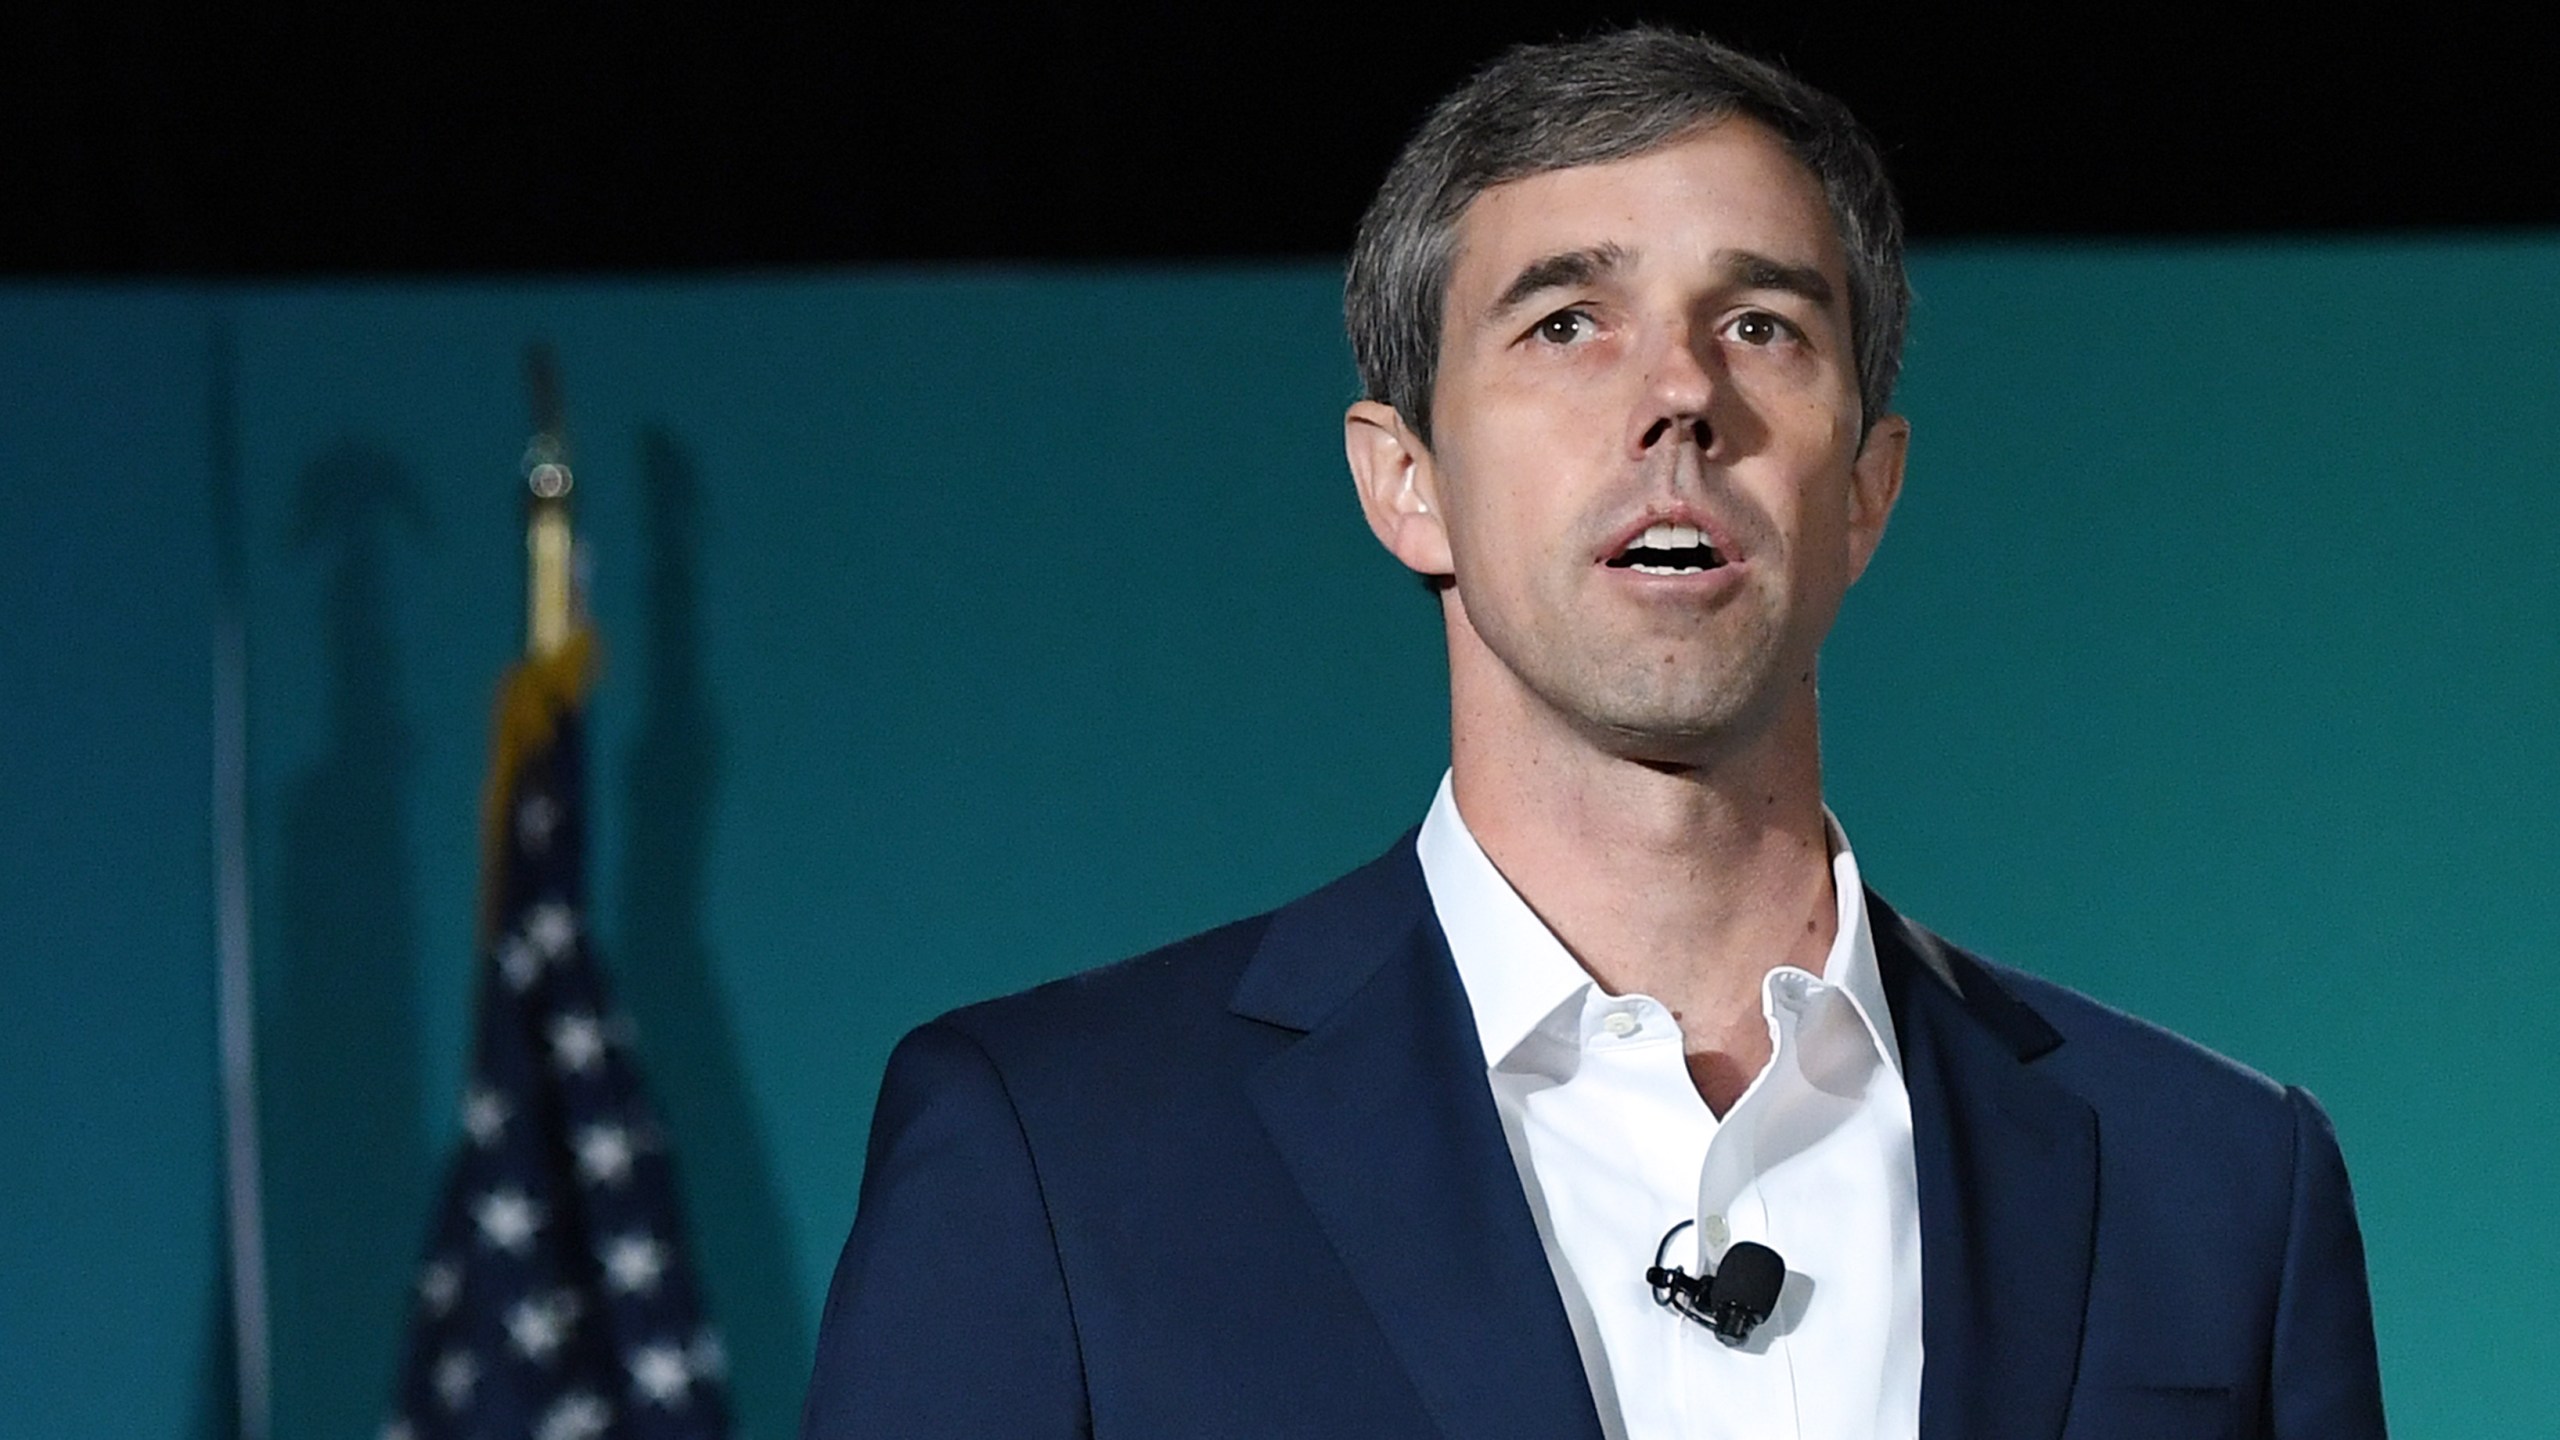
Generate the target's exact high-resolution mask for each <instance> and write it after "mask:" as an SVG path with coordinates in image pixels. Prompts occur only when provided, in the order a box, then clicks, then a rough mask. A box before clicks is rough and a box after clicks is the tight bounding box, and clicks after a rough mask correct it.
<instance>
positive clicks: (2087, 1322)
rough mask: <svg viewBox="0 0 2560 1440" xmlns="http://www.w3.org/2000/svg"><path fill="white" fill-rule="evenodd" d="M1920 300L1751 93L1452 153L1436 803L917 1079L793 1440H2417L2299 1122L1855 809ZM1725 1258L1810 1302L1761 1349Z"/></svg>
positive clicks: (1363, 451)
mask: <svg viewBox="0 0 2560 1440" xmlns="http://www.w3.org/2000/svg"><path fill="white" fill-rule="evenodd" d="M1906 294H1907V292H1906V290H1905V287H1904V282H1903V276H1902V263H1901V254H1900V221H1899V218H1898V215H1897V212H1896V209H1895V206H1894V201H1893V199H1892V196H1891V193H1890V190H1889V188H1888V187H1887V185H1886V183H1885V180H1884V177H1883V172H1882V168H1881V166H1880V164H1879V163H1878V161H1877V158H1876V155H1875V152H1874V149H1873V147H1872V145H1871V143H1870V142H1869V141H1868V140H1867V139H1866V138H1865V137H1864V136H1863V134H1861V133H1860V132H1859V130H1858V129H1857V127H1856V125H1855V123H1854V122H1853V121H1852V120H1851V119H1850V118H1849V116H1848V115H1847V113H1846V112H1845V111H1844V110H1842V109H1841V108H1840V107H1839V106H1838V104H1837V103H1836V102H1834V101H1831V100H1829V99H1828V98H1827V97H1824V96H1821V95H1819V94H1818V93H1816V92H1813V91H1811V90H1810V89H1808V88H1807V87H1805V86H1803V85H1802V84H1801V83H1800V82H1797V81H1795V80H1793V79H1792V78H1790V77H1788V76H1786V75H1784V74H1782V73H1780V72H1778V71H1775V70H1773V69H1771V68H1769V67H1767V66H1764V65H1761V64H1758V63H1756V62H1754V61H1751V60H1748V59H1746V58H1744V57H1741V56H1738V55H1735V54H1733V53H1732V52H1730V51H1727V50H1724V49H1722V48H1720V47H1718V46H1715V45H1713V44H1711V43H1709V42H1706V41H1703V40H1698V39H1694V38H1690V37H1684V36H1678V35H1673V34H1669V33H1666V32H1661V31H1656V30H1635V31H1628V32H1622V33H1619V34H1614V35H1609V36H1604V37H1601V38H1598V39H1595V40H1592V41H1588V42H1584V43H1580V44H1574V45H1565V46H1551V47H1543V48H1530V49H1523V50H1519V51H1515V52H1513V53H1512V54H1510V55H1507V56H1505V57H1504V58H1503V59H1502V60H1500V61H1498V62H1497V63H1496V64H1495V65H1494V66H1492V67H1491V68H1489V69H1488V70H1487V71H1485V72H1484V73H1483V74H1481V75H1479V76H1478V77H1477V78H1476V79H1475V80H1474V81H1472V82H1471V83H1470V84H1469V85H1468V86H1467V87H1466V88H1465V89H1464V90H1462V91H1461V92H1460V93H1458V94H1457V95H1455V96H1453V97H1452V98H1451V99H1449V100H1448V101H1446V102H1444V103H1443V104H1442V105H1441V106H1440V108H1439V109H1438V110H1437V111H1435V112H1434V113H1433V115H1432V116H1431V117H1430V119H1429V120H1428V121H1426V123H1425V124H1424V126H1423V128H1422V130H1421V131H1420V133H1419V134H1418V135H1417V136H1416V137H1415V138H1414V140H1413V141H1412V143H1411V144H1410V145H1409V146H1408V147H1407V149H1406V151H1405V152H1404V154H1403V156H1402V157H1401V158H1400V159H1399V160H1398V161H1397V163H1396V165H1395V168H1394V170H1393V171H1392V172H1391V173H1390V174H1389V176H1388V177H1387V180H1386V183H1385V185H1384V187H1383V188H1382V190H1381V192H1380V194H1379V196H1378V198H1377V200H1376V202H1375V204H1374V205H1373V206H1372V208H1371V210H1370V213H1369V215H1368V217H1367V219H1366V220H1364V222H1363V224H1362V227H1361V233H1360V237H1359V240H1358V244H1357V247H1356V250H1355V253H1354V256H1353V259H1352V264H1351V273H1350V280H1349V285H1348V299H1347V310H1348V316H1349V322H1350V328H1351V333H1352V339H1353V346H1354V349H1355V351H1356V353H1357V356H1358V359H1359V361H1360V366H1361V373H1362V376H1363V380H1364V384H1365V386H1366V391H1367V398H1365V399H1363V400H1361V401H1360V402H1359V403H1358V404H1355V405H1353V406H1352V407H1351V410H1350V413H1349V415H1348V417H1347V419H1346V423H1345V427H1344V428H1345V437H1346V446H1347V451H1348V455H1349V459H1350V464H1351V470H1352V474H1353V477H1354V479H1355V481H1356V482H1357V487H1358V491H1359V496H1360V502H1361V507H1362V510H1363V513H1364V514H1365V515H1366V516H1367V518H1368V521H1369V524H1370V527H1371V529H1372V530H1373V531H1374V532H1375V533H1376V534H1377V537H1378V539H1379V541H1380V542H1381V543H1382V544H1383V545H1384V546H1385V547H1386V548H1387V550H1388V551H1389V552H1391V553H1392V554H1393V555H1394V556H1395V557H1396V558H1397V559H1398V560H1400V561H1402V562H1403V563H1404V564H1405V565H1407V566H1408V567H1410V568H1411V569H1413V570H1414V571H1416V572H1417V573H1419V574H1421V575H1423V576H1424V577H1426V578H1427V579H1428V580H1429V581H1430V582H1431V583H1432V585H1433V586H1434V588H1435V589H1436V590H1437V592H1438V597H1439V602H1438V603H1439V605H1440V607H1441V612H1442V617H1443V620H1444V625H1445V629H1446V633H1447V640H1448V647H1449V674H1450V691H1451V695H1450V700H1451V719H1450V747H1451V757H1450V771H1449V775H1448V777H1447V778H1446V780H1445V781H1444V782H1443V784H1442V787H1441V791H1440V794H1439V797H1438V799H1437V801H1436V802H1435V803H1434V804H1433V806H1432V808H1431V811H1430V813H1429V815H1428V817H1427V818H1426V819H1425V821H1424V823H1423V825H1422V827H1421V829H1420V830H1419V831H1418V832H1417V833H1416V835H1414V836H1410V837H1407V838H1406V839H1404V840H1401V841H1399V842H1397V844H1396V845H1395V846H1394V847H1393V848H1392V849H1391V850H1390V851H1389V852H1388V853H1387V855H1386V856H1384V857H1383V858H1381V859H1380V860H1378V861H1376V862H1374V863H1373V864H1371V865H1369V866H1367V867H1366V868H1364V869H1362V870H1360V871H1357V872H1355V873H1353V874H1352V875H1350V876H1347V877H1345V878H1344V879H1342V880H1340V881H1338V882H1336V883H1335V884H1333V885H1331V886H1329V887H1327V888H1325V889H1324V890H1321V891H1319V892H1317V893H1316V894H1314V895H1311V896H1308V897H1306V898H1305V899H1303V900H1300V901H1298V902H1296V903H1295V904H1292V905H1290V906H1287V907H1284V908H1283V909H1281V910H1279V911H1277V912H1274V913H1273V914H1270V915H1266V916H1262V917H1258V918H1255V919H1251V920H1246V921H1243V922H1240V923H1238V924H1235V925H1231V926H1229V927H1226V928H1225V929H1222V930H1218V931H1214V932H1212V933H1210V934H1207V935H1203V936H1200V937H1197V938H1195V939H1192V940H1189V941H1185V942H1183V943H1181V944H1178V945H1175V946H1172V947H1169V948H1167V949H1165V950H1162V951H1159V952H1157V953H1155V954H1152V955H1147V956H1142V957H1139V958H1138V959H1136V960H1132V961H1129V962H1127V963H1125V964H1123V965H1119V966H1115V967H1112V968H1110V969H1107V970H1102V971H1097V972H1094V973H1092V974H1088V975H1083V976H1079V977H1076V978H1074V979H1070V980H1066V981H1062V982H1059V983H1057V984H1054V985H1050V986H1045V987H1042V988H1041V989H1039V990H1037V991H1034V992H1032V993H1030V994H1028V995H1024V996H1017V997H1014V998H1011V999H1007V1000H1000V1001H996V1002H992V1003H990V1004H987V1005H981V1006H976V1007H972V1008H970V1009H967V1010H963V1011H960V1012H958V1013H956V1014H954V1015H951V1016H948V1017H946V1018H944V1019H942V1020H940V1021H936V1022H934V1023H933V1024H931V1025H927V1026H925V1027H923V1028H922V1029H919V1030H918V1031H916V1032H915V1033H914V1034H913V1035H911V1036H909V1037H908V1038H907V1040H906V1041H905V1042H904V1043H903V1044H902V1045H901V1046H900V1048H899V1050H898V1052H897V1054H896V1055H895V1056H894V1057H893V1059H892V1060H891V1062H890V1069H889V1074H888V1077H887V1079H886V1081H885V1082H884V1084H883V1087H882V1093H881V1099H880V1106H879V1110H878V1112H877V1115H876V1118H875V1122H874V1131H873V1136H872V1145H871V1151H870V1160H869V1168H868V1171H867V1173H866V1176H865V1179H864V1185H863V1196H862V1205H861V1211H860V1215H859V1218H858V1219H857V1221H856V1223H855V1226H854V1233H853V1236H852V1239H851V1241H850V1243H849V1244H848V1245H847V1247H846V1250H845V1256H844V1260H843V1264H842V1266H841V1268H840V1270H839V1272H838V1274H837V1278H836V1283H835V1287H834V1292H833V1294H832V1296H831V1298H830V1300H829V1302H828V1310H827V1318H826V1325H825V1332H824V1335H823V1337H822V1339H821V1341H820V1346H819V1355H818V1364H817V1371H816V1375H815V1378H814V1380H813V1383H812V1387H811V1392H810V1397H809V1405H808V1411H807V1417H806V1430H807V1433H808V1434H809V1435H810V1436H812V1437H826V1440H833V1437H840V1436H852V1435H946V1434H947V1435H1004V1436H1025V1435H1078V1434H1096V1435H1126V1436H1173V1435H1185V1436H1188V1435H1241V1434H1252V1435H1325V1436H1341V1435H1364V1436H1365V1435H1440V1436H1449V1437H1468V1440H1473V1437H1483V1436H1505V1435H1519V1436H1542V1437H1547V1436H1595V1435H1608V1436H1636V1437H1643V1436H1669V1435H1683V1436H1686V1435H1703V1436H1753V1437H1760V1436H1775V1435H1801V1436H1822V1437H1837V1440H1850V1437H1860V1440H1865V1437H1878V1436H1896V1435H1902V1436H1908V1435H1914V1434H1917V1435H1921V1436H1926V1437H1930V1440H2000V1437H2014V1440H2025V1437H2030V1436H2033V1437H2046V1440H2050V1437H2056V1436H2070V1437H2079V1440H2097V1437H2104V1436H2139V1437H2144V1440H2162V1437H2174V1436H2189V1435H2192V1436H2235V1435H2270V1436H2286V1437H2306V1440H2307V1437H2315V1436H2316V1437H2321V1440H2338V1437H2362V1436H2378V1435H2380V1434H2381V1433H2382V1421H2381V1399H2380V1388H2379V1383H2378V1381H2377V1379H2376V1375H2375V1362H2374V1353H2373V1341H2372V1327H2371V1317H2370V1313H2369V1309H2368V1303H2367V1300H2366V1295H2365V1284H2364V1272H2363V1259H2362V1253H2361V1247H2360V1242H2359V1240H2358V1237H2357V1232H2356V1226H2355V1219H2354V1213H2353V1208H2352V1204H2351V1202H2350V1200H2349V1198H2348V1193H2347V1187H2346V1177H2345V1171H2344V1168H2343V1165H2342V1163H2341V1161H2340V1159H2339V1156H2338V1151H2337V1148H2336V1144H2335V1142H2334V1140H2333V1139H2332V1137H2331V1134H2330V1131H2329V1128H2328V1124H2327V1122H2326V1120H2325V1118H2324V1117H2323V1116H2322V1115H2321V1114H2320V1112H2319V1110H2318V1109H2317V1107H2316V1106H2314V1105H2313V1103H2312V1102H2311V1101H2310V1099H2309V1098H2308V1097H2307V1096H2305V1095H2304V1094H2302V1092H2300V1091H2298V1090H2289V1089H2285V1088H2282V1087H2279V1086H2276V1085H2274V1084H2272V1083H2271V1082H2269V1081H2266V1080H2264V1079H2262V1078H2260V1077H2258V1076H2256V1075H2253V1074H2251V1073H2249V1072H2247V1071H2245V1070H2243V1069H2241V1068H2239V1067H2237V1066H2235V1065H2232V1064H2230V1063H2229V1062H2227V1061H2223V1060H2220V1059H2218V1058H2216V1057H2213V1056H2211V1055H2208V1054H2206V1053H2205V1052H2203V1051H2201V1050H2198V1049H2196V1048H2195V1047H2193V1046H2190V1045H2188V1044H2186V1043H2185V1042H2183V1041H2180V1040H2177V1039H2175V1038H2173V1037H2171V1036H2169V1035H2166V1034H2165V1033H2163V1032H2160V1031H2157V1030H2154V1029H2151V1028H2149V1027H2147V1026H2144V1025H2142V1024H2141V1023H2140V1022H2137V1021H2134V1020H2131V1019H2129V1018H2127V1017H2124V1016H2121V1015H2118V1014H2116V1013H2114V1012H2111V1011H2108V1010H2106V1009H2104V1008H2103V1007H2100V1006H2098V1005H2096V1004H2094V1003H2093V1002H2091V1001H2088V1000H2086V999H2083V998H2081V997H2079V996H2076V995H2073V994H2070V993H2068V992H2066V991H2063V990H2061V989H2059V988H2057V987H2054V986H2051V985H2048V984H2044V983H2042V982H2039V981H2035V980H2033V979H2030V978H2029V977H2026V976H2023V975H2020V974H2017V973H2016V972H2013V971H2009V970H2005V969H2001V968H1998V967H1995V966H1993V965H1990V964H1989V963H1987V962H1985V961H1982V960H1980V959H1977V958H1975V957H1973V956H1971V955H1968V954H1966V953H1964V952H1963V951H1961V950H1957V949H1955V948H1954V947H1952V946H1949V945H1947V944H1946V943H1944V942H1943V941H1940V940H1938V939H1937V938H1935V937H1934V936H1931V935H1930V934H1928V933H1927V932H1926V931H1923V930H1921V929H1919V928H1918V927H1916V926H1914V925H1911V924H1910V923H1909V922H1907V921H1904V920H1903V919H1901V918H1900V917H1899V916H1897V915H1896V914H1895V913H1894V912H1893V911H1892V910H1891V909H1889V908H1887V907H1886V906H1885V905H1884V904H1883V902H1882V901H1880V900H1878V899H1876V898H1875V897H1874V896H1873V895H1872V894H1871V893H1869V892H1867V891H1866V890H1865V889H1864V887H1863V886H1862V885H1861V884H1860V881H1859V871H1858V867H1857V863H1856V860H1855V858H1854V857H1853V855H1852V854H1851V852H1850V849H1849V846H1848V842H1847V840H1846V839H1845V838H1844V836H1843V835H1842V832H1841V831H1840V829H1839V827H1838V826H1837V824H1836V823H1834V822H1833V821H1832V820H1831V818H1830V817H1829V815H1828V812H1827V811H1826V810H1825V809H1824V806H1823V803H1822V794H1821V765H1820V748H1819V742H1818V724H1817V713H1816V712H1817V706H1816V702H1815V660H1816V654H1817V651H1818V649H1819V647H1820V644H1821V641H1822V639H1823V636H1824V634H1825V632H1826V631H1827V630H1828V629H1829V627H1830V624H1831V621H1832V618H1833V616H1834V614H1835V613H1836V612H1837V609H1838V606H1839V604H1840V601H1841V598H1842V596H1843V594H1844V592H1845V591H1846V590H1847V588H1848V586H1849V585H1850V584H1851V582H1853V581H1854V580H1855V579H1856V578H1857V577H1858V575H1859V573H1860V572H1861V571H1862V570H1863V569H1864V568H1865V567H1866V565H1867V563H1868V561H1869V560H1870V558H1872V556H1873V555H1874V553H1875V550H1876V547H1877V544H1878V542H1879V540H1880V539H1881V537H1882V535H1883V533H1884V528H1885V521H1886V518H1887V517H1888V516H1889V515H1890V514H1891V512H1892V509H1893V504H1894V500H1895V498H1896V496H1897V494H1898V493H1899V490H1900V488H1901V484H1902V471H1903V456H1904V451H1905V448H1906V446H1907V444H1908V439H1909V427H1908V425H1907V424H1906V423H1905V422H1904V421H1903V420H1902V419H1901V418H1900V417H1898V416H1895V415H1892V414H1891V413H1889V411H1888V409H1887V405H1888V402H1889V400H1890V397H1891V393H1892V388H1893V381H1894V375H1895V369H1896V363H1897V356H1898V352H1899V348H1900V344H1901V332H1902V323H1903V316H1904V313H1905V309H1906ZM1746 1243H1747V1244H1751V1245H1759V1246H1765V1247H1768V1248H1769V1249H1772V1250H1774V1251H1775V1252H1776V1253H1777V1256H1778V1257H1779V1263H1780V1265H1782V1267H1783V1280H1782V1281H1781V1282H1780V1283H1779V1285H1778V1288H1777V1292H1776V1294H1775V1296H1774V1297H1764V1301H1765V1305H1766V1309H1767V1311H1768V1313H1767V1315H1766V1318H1765V1319H1763V1320H1760V1321H1759V1323H1757V1324H1756V1325H1753V1324H1750V1323H1747V1322H1748V1318H1749V1317H1745V1319H1744V1322H1743V1323H1729V1324H1728V1325H1727V1327H1726V1328H1725V1330H1724V1331H1722V1332H1721V1333H1720V1332H1719V1331H1718V1330H1716V1329H1712V1328H1710V1326H1709V1325H1707V1324H1704V1323H1700V1322H1701V1321H1702V1320H1705V1319H1708V1318H1712V1315H1711V1313H1710V1312H1711V1311H1712V1310H1713V1308H1714V1306H1715V1304H1716V1302H1718V1301H1720V1300H1723V1299H1727V1298H1730V1297H1729V1296H1727V1295H1725V1294H1723V1293H1721V1292H1718V1291H1717V1290H1715V1289H1712V1288H1708V1289H1705V1290H1704V1291H1703V1292H1702V1293H1697V1292H1692V1291H1690V1290H1689V1289H1687V1288H1686V1287H1687V1286H1688V1282H1689V1280H1690V1279H1691V1277H1700V1278H1703V1277H1706V1276H1709V1275H1712V1274H1714V1273H1715V1272H1717V1271H1718V1270H1719V1269H1721V1268H1724V1267H1726V1266H1727V1265H1728V1262H1730V1263H1731V1266H1732V1268H1733V1272H1734V1273H1736V1274H1739V1273H1740V1272H1741V1271H1742V1270H1743V1269H1744V1268H1747V1265H1746V1262H1745V1261H1744V1260H1743V1259H1742V1258H1740V1257H1743V1256H1744V1255H1745V1254H1746V1253H1747V1252H1746V1251H1745V1250H1743V1249H1742V1248H1741V1247H1743V1246H1745V1245H1746ZM1657 1266H1659V1267H1660V1268H1655V1267H1657ZM1674 1271H1676V1272H1678V1273H1677V1274H1673V1273H1671V1272H1674ZM1693 1312H1695V1313H1693Z"/></svg>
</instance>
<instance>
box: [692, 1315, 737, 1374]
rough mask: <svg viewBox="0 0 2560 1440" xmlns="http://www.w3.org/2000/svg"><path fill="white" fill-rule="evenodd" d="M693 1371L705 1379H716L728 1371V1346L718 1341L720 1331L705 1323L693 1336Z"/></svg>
mask: <svg viewBox="0 0 2560 1440" xmlns="http://www.w3.org/2000/svg"><path fill="white" fill-rule="evenodd" d="M692 1358H693V1373H694V1374H696V1375H699V1376H701V1377H702V1378H704V1379H706V1380H718V1379H721V1378H723V1377H725V1376H726V1375H727V1374H728V1373H729V1347H727V1346H725V1345H723V1344H721V1343H720V1332H719V1331H717V1330H714V1329H712V1328H711V1327H710V1326H708V1325H705V1326H703V1327H702V1333H700V1334H698V1335H696V1336H694V1337H693V1357H692Z"/></svg>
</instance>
